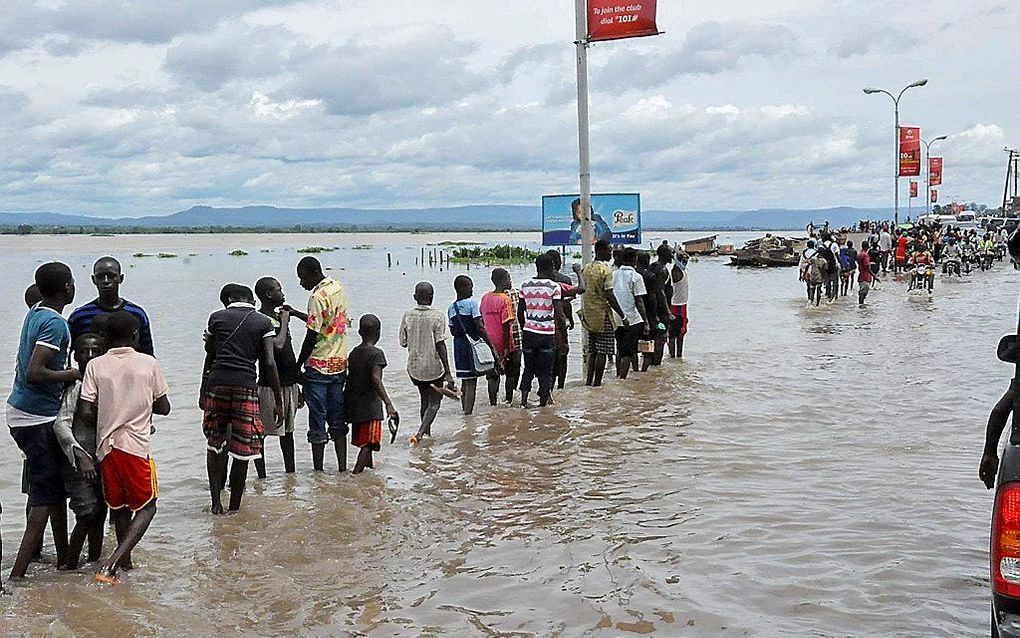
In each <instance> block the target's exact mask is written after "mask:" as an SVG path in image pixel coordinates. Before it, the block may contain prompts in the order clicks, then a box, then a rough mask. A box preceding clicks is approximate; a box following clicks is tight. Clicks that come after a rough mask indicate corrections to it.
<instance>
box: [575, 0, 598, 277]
mask: <svg viewBox="0 0 1020 638" xmlns="http://www.w3.org/2000/svg"><path fill="white" fill-rule="evenodd" d="M586 7H587V3H586V1H585V0H574V10H575V12H576V16H575V22H576V28H575V33H574V37H575V39H574V45H575V46H576V47H577V150H578V159H579V166H580V178H581V263H582V264H588V263H591V261H592V235H593V233H594V229H593V228H592V225H591V147H590V144H589V140H588V15H587V13H586Z"/></svg>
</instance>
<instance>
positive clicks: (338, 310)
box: [297, 257, 347, 472]
mask: <svg viewBox="0 0 1020 638" xmlns="http://www.w3.org/2000/svg"><path fill="white" fill-rule="evenodd" d="M297 275H298V279H299V280H300V281H301V287H302V288H304V289H305V290H308V291H310V292H311V293H312V294H311V297H309V299H308V319H307V323H306V325H307V328H308V332H307V334H306V335H305V340H304V343H302V344H301V354H300V355H299V356H298V366H299V367H300V366H301V365H304V371H305V383H304V387H305V403H307V404H308V442H309V443H311V444H312V465H313V466H314V468H315V469H316V470H318V471H321V470H322V460H323V455H324V450H325V447H326V442H327V441H329V440H330V439H332V440H333V447H334V448H335V449H336V460H337V466H338V467H339V470H340V471H341V472H345V471H346V470H347V424H346V423H345V422H344V385H345V383H346V382H347V294H346V293H345V292H344V287H343V286H342V285H341V284H340V282H339V281H336V280H335V279H332V278H331V277H326V276H325V275H323V274H322V264H320V263H319V260H318V259H316V258H315V257H305V258H303V259H302V260H301V261H300V262H298V266H297ZM327 425H328V426H329V427H328V430H327Z"/></svg>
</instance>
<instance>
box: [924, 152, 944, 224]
mask: <svg viewBox="0 0 1020 638" xmlns="http://www.w3.org/2000/svg"><path fill="white" fill-rule="evenodd" d="M946 137H947V136H945V135H939V136H938V137H936V138H935V139H933V140H932V141H930V142H925V141H924V140H923V139H922V140H921V142H922V143H923V144H924V163H925V165H926V166H927V171H926V172H925V175H927V177H925V179H924V184H925V188H924V201H925V204H924V210H925V213H926V214H929V215H930V214H931V145H932V144H934V143H935V142H941V141H942V140H944V139H946Z"/></svg>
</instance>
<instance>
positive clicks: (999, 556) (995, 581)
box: [991, 483, 1020, 598]
mask: <svg viewBox="0 0 1020 638" xmlns="http://www.w3.org/2000/svg"><path fill="white" fill-rule="evenodd" d="M991 571H992V588H993V590H994V591H995V593H997V594H1003V595H1005V596H1010V597H1013V598H1020V483H1007V484H1006V485H1005V486H1003V487H1002V488H1001V489H1000V490H999V493H998V495H997V496H996V497H995V512H994V516H993V518H992V552H991Z"/></svg>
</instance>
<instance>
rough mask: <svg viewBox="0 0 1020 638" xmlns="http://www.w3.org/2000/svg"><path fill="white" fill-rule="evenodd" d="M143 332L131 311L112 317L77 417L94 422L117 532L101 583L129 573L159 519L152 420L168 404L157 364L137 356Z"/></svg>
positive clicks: (105, 490)
mask: <svg viewBox="0 0 1020 638" xmlns="http://www.w3.org/2000/svg"><path fill="white" fill-rule="evenodd" d="M139 327H140V325H139V322H138V319H136V318H135V316H134V315H132V314H131V313H129V312H124V311H119V312H115V313H112V314H111V315H110V318H109V319H108V321H107V324H106V338H107V345H109V348H110V349H109V350H108V351H107V353H106V354H104V355H103V356H101V357H97V358H95V359H93V360H92V361H91V362H89V364H88V367H87V368H86V369H85V377H84V379H83V381H82V388H81V398H80V399H79V401H78V408H77V411H76V412H75V417H74V418H75V420H76V421H77V420H78V419H81V420H82V421H84V422H87V423H95V426H96V458H98V459H99V471H100V474H101V475H102V479H103V494H104V496H105V498H106V504H107V506H109V508H110V512H111V514H110V517H111V518H112V519H113V523H114V526H115V527H116V530H117V549H116V550H114V552H113V554H112V555H111V556H110V558H109V559H108V560H107V561H106V562H105V563H104V564H103V566H102V568H101V569H100V570H99V572H97V573H96V580H97V581H98V582H101V583H110V584H113V583H117V582H119V581H118V580H117V569H118V568H120V567H125V568H128V569H130V567H131V550H132V549H134V547H135V545H137V544H138V542H139V541H140V540H141V539H142V536H143V535H144V534H145V531H146V530H147V529H148V528H149V523H151V522H152V519H153V517H154V516H155V515H156V498H157V497H158V496H159V484H158V482H157V480H156V465H155V463H153V461H152V456H151V445H150V442H151V437H152V434H151V432H152V415H153V414H161V415H167V414H170V401H169V400H168V399H167V396H166V393H167V384H166V381H165V380H164V379H163V372H162V370H160V367H159V364H158V363H156V360H155V359H154V358H152V357H151V356H149V355H147V354H142V353H140V352H137V351H135V345H136V344H137V343H138V331H139ZM87 474H88V473H87ZM92 474H93V475H94V471H93V472H92ZM89 478H93V477H89ZM132 513H133V514H134V516H132Z"/></svg>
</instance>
